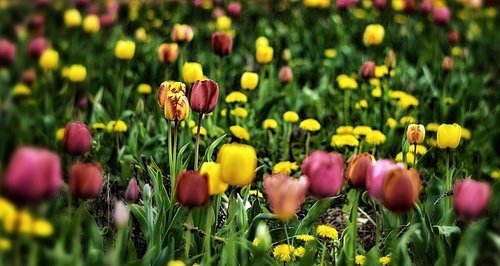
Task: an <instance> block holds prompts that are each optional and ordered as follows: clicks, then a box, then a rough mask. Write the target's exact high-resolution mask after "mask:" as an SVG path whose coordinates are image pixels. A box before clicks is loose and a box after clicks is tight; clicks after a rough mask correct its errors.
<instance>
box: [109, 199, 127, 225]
mask: <svg viewBox="0 0 500 266" xmlns="http://www.w3.org/2000/svg"><path fill="white" fill-rule="evenodd" d="M129 218H130V213H129V210H128V208H127V205H125V203H123V201H121V200H118V201H116V202H115V209H114V210H113V220H114V221H115V225H116V227H118V228H123V227H125V226H127V224H128V220H129Z"/></svg>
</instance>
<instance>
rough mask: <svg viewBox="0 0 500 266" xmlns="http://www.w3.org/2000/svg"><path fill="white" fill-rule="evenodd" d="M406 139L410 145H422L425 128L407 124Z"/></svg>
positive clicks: (419, 125)
mask: <svg viewBox="0 0 500 266" xmlns="http://www.w3.org/2000/svg"><path fill="white" fill-rule="evenodd" d="M406 139H407V140H408V142H409V143H410V144H422V142H424V139H425V127H424V125H422V124H409V125H408V129H407V131H406Z"/></svg>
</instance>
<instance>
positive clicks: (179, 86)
mask: <svg viewBox="0 0 500 266" xmlns="http://www.w3.org/2000/svg"><path fill="white" fill-rule="evenodd" d="M172 93H173V94H177V93H180V94H186V84H184V83H182V82H173V81H164V82H163V83H161V84H160V87H159V88H158V93H157V96H158V105H159V106H160V107H161V108H163V106H164V104H165V101H166V100H167V97H168V95H169V94H172Z"/></svg>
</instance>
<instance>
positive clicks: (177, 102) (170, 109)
mask: <svg viewBox="0 0 500 266" xmlns="http://www.w3.org/2000/svg"><path fill="white" fill-rule="evenodd" d="M163 111H164V116H165V119H167V120H169V121H183V120H185V119H186V118H187V117H188V116H189V103H188V99H187V97H186V96H185V95H184V94H182V93H171V94H169V95H167V100H166V101H165V103H164V106H163Z"/></svg>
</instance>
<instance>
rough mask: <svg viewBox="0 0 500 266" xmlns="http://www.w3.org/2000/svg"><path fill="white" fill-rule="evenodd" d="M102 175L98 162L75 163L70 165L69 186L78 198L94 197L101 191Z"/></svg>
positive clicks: (72, 193)
mask: <svg viewBox="0 0 500 266" xmlns="http://www.w3.org/2000/svg"><path fill="white" fill-rule="evenodd" d="M102 186H103V177H102V170H101V165H100V164H99V163H88V164H87V163H75V164H74V165H73V166H71V171H70V177H69V188H70V190H71V195H72V196H73V197H75V198H80V199H91V198H96V197H97V196H99V194H100V193H101V190H102Z"/></svg>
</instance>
